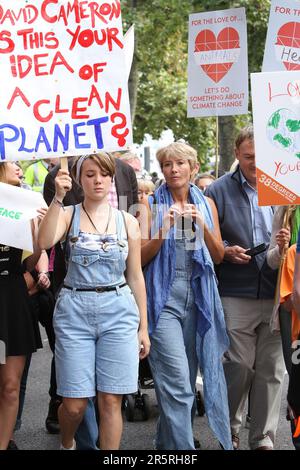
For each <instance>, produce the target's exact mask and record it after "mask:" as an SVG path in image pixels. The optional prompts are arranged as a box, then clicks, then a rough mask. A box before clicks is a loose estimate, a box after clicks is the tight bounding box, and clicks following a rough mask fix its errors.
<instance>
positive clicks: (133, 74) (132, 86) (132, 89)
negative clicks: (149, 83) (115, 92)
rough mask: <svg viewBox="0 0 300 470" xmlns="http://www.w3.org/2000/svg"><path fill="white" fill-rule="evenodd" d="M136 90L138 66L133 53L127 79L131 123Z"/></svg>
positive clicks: (134, 107)
mask: <svg viewBox="0 0 300 470" xmlns="http://www.w3.org/2000/svg"><path fill="white" fill-rule="evenodd" d="M137 91H138V67H137V60H136V58H135V55H134V56H133V61H132V66H131V71H130V75H129V80H128V92H129V101H130V111H131V121H132V125H133V122H134V117H135V110H136V102H137Z"/></svg>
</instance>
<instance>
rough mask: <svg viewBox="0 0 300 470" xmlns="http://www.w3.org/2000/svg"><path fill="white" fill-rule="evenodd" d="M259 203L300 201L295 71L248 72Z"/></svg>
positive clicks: (299, 80) (299, 85) (298, 78)
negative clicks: (249, 73)
mask: <svg viewBox="0 0 300 470" xmlns="http://www.w3.org/2000/svg"><path fill="white" fill-rule="evenodd" d="M251 86H252V102H253V123H254V134H255V155H256V167H257V181H258V200H259V205H262V206H266V205H288V204H300V185H299V180H300V113H299V109H300V75H299V72H270V73H255V74H251Z"/></svg>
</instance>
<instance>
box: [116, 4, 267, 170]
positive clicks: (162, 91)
mask: <svg viewBox="0 0 300 470" xmlns="http://www.w3.org/2000/svg"><path fill="white" fill-rule="evenodd" d="M121 5H122V12H123V22H124V26H125V30H126V29H127V28H128V27H129V26H130V24H132V23H135V28H136V51H135V62H134V66H133V70H132V73H131V78H130V94H131V97H132V102H134V104H135V99H134V97H136V106H135V105H134V106H133V107H132V110H133V112H134V123H133V124H134V139H135V141H136V142H142V141H143V138H144V135H145V134H146V133H149V134H151V135H152V136H153V137H154V138H159V137H160V135H161V133H162V131H163V130H165V129H172V131H173V133H174V136H175V138H176V139H180V138H183V139H185V140H186V141H188V142H189V143H190V144H191V145H193V146H194V147H196V148H197V150H198V154H199V156H200V158H201V161H202V163H204V162H205V161H206V159H207V156H208V155H209V154H214V152H215V150H214V148H215V145H216V144H215V131H216V119H215V118H194V119H192V118H190V119H188V118H187V115H186V112H187V111H186V108H187V105H186V91H187V50H188V15H189V14H190V13H196V12H202V11H213V10H222V9H227V8H235V7H242V6H244V7H245V8H246V12H247V25H248V47H249V71H250V72H255V71H260V68H261V64H262V58H263V51H264V45H265V38H266V30H267V22H268V15H269V8H270V0H251V1H249V0H240V1H230V2H229V1H224V0H168V1H166V0H151V1H149V0H135V1H134V0H123V1H122V0H121ZM135 93H136V95H135ZM250 119H251V115H249V116H242V117H237V118H231V117H229V118H225V119H222V120H220V121H221V125H220V134H221V139H220V140H221V141H222V142H223V141H224V139H222V132H223V131H224V132H229V133H230V136H228V137H230V139H231V141H232V139H233V136H232V130H233V129H235V128H237V127H240V126H242V125H244V124H245V123H246V122H247V121H249V120H250ZM228 122H229V124H230V125H229V126H228ZM222 123H224V125H223V124H222ZM226 129H227V131H226ZM228 129H229V131H228ZM223 137H224V136H223ZM224 146H225V144H224ZM221 153H222V149H221ZM226 153H227V154H228V149H227V148H226ZM224 158H225V157H224ZM225 160H226V159H225ZM225 160H224V166H225V167H226V166H227V167H228V165H229V164H230V162H231V160H232V155H230V158H229V159H228V162H226V161H225ZM225 169H228V168H225Z"/></svg>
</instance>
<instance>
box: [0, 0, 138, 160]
mask: <svg viewBox="0 0 300 470" xmlns="http://www.w3.org/2000/svg"><path fill="white" fill-rule="evenodd" d="M0 23H1V34H0V56H1V74H0V89H1V94H0V106H1V117H0V161H7V160H22V159H23V160H30V159H35V158H46V157H49V156H60V157H62V156H68V155H80V154H83V153H93V152H96V151H97V150H101V149H105V150H106V151H115V150H120V149H126V148H128V146H129V145H130V144H131V143H132V130H131V120H130V107H129V98H128V88H127V76H128V73H127V68H126V62H125V60H126V59H125V52H124V38H123V33H122V20H121V7H120V1H119V0H105V1H103V0H101V1H95V2H86V1H78V0H71V1H67V0H63V1H58V0H30V1H29V2H28V1H27V0H18V1H15V2H12V1H11V0H0Z"/></svg>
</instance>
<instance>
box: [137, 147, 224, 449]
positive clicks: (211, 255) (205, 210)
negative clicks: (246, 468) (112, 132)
mask: <svg viewBox="0 0 300 470" xmlns="http://www.w3.org/2000/svg"><path fill="white" fill-rule="evenodd" d="M157 159H158V161H159V163H160V166H161V170H162V172H163V175H164V178H165V181H166V182H165V183H164V184H163V185H162V186H160V187H159V188H158V189H157V190H156V191H155V193H154V196H153V198H152V201H151V197H150V198H149V201H150V206H151V212H152V221H153V223H152V227H151V230H150V233H149V237H148V238H147V239H145V240H143V244H142V264H143V265H144V266H145V270H144V274H145V279H146V288H147V303H148V321H149V331H150V338H151V352H150V356H149V360H150V365H151V369H152V374H153V378H154V384H155V389H156V395H157V399H158V406H159V411H160V416H159V421H158V426H157V434H156V448H157V449H160V450H191V449H194V448H195V447H194V440H193V431H192V408H193V404H194V391H195V384H196V375H197V368H198V365H199V364H200V368H201V369H202V371H203V375H204V387H205V389H204V391H205V393H204V395H205V410H206V413H207V415H208V416H209V419H210V423H211V424H212V425H213V428H214V431H215V432H216V434H217V436H218V438H219V440H220V442H221V443H222V445H223V447H224V448H226V449H230V448H231V436H230V428H229V415H228V406H227V392H226V384H225V379H224V373H223V367H222V355H223V353H224V351H225V350H226V349H227V347H228V338H227V335H226V330H225V322H224V317H223V311H222V306H221V302H220V298H219V295H218V291H217V286H216V281H215V274H214V266H213V262H215V263H220V262H221V261H222V259H223V256H224V247H223V243H222V240H221V235H220V229H219V223H218V215H217V212H216V207H215V205H214V203H213V201H211V200H209V199H208V198H205V197H204V196H203V194H202V192H201V191H200V189H199V188H198V187H197V186H195V185H193V184H191V180H192V177H193V175H194V173H195V171H197V169H198V162H197V152H196V151H195V150H194V149H193V148H192V147H191V146H190V145H187V144H185V143H182V142H175V143H173V144H171V145H169V146H167V147H165V148H163V149H161V150H159V151H158V153H157ZM196 342H198V346H197V347H196ZM217 407H219V409H217ZM220 422H222V423H223V424H222V426H223V431H222V430H221V429H220ZM222 426H221V427H222ZM224 429H225V431H224Z"/></svg>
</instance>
